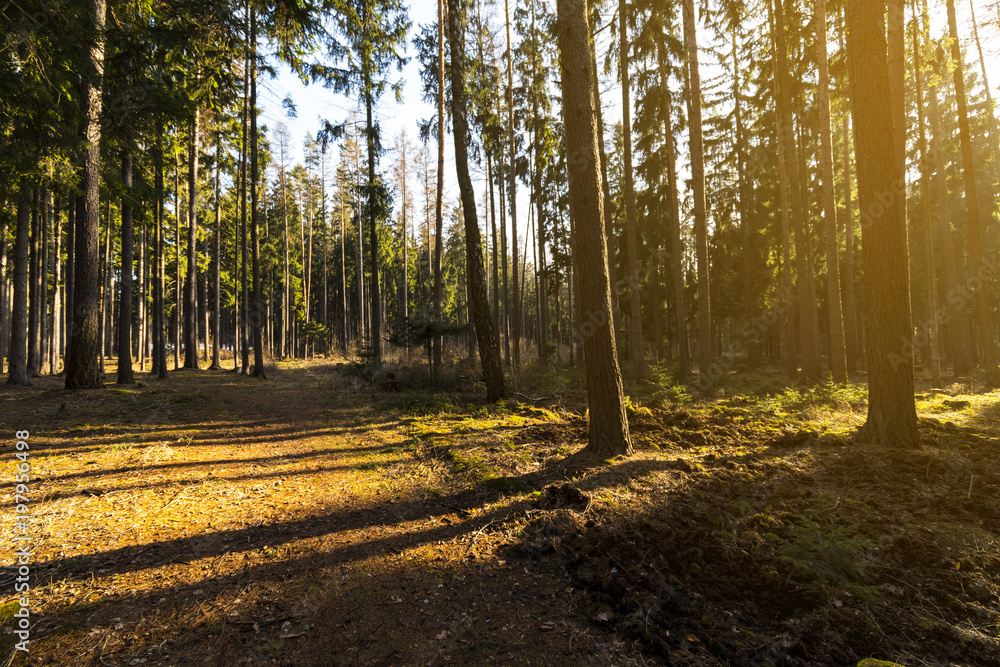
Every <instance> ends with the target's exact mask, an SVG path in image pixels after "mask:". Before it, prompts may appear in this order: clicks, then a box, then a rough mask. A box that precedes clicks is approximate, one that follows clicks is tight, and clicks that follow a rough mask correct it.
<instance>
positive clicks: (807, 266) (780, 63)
mask: <svg viewBox="0 0 1000 667" xmlns="http://www.w3.org/2000/svg"><path fill="white" fill-rule="evenodd" d="M786 1H787V0H775V3H776V4H775V10H776V11H775V34H776V37H777V41H776V44H777V59H778V60H777V67H778V80H779V82H780V87H779V90H780V92H779V95H778V109H779V114H780V116H781V118H782V121H781V127H782V131H783V132H784V152H785V159H784V163H785V169H786V173H787V176H788V190H789V193H788V195H789V199H790V200H791V222H792V227H793V229H794V231H795V267H796V273H797V274H798V309H799V347H800V348H801V349H800V353H801V355H802V380H803V381H804V382H818V381H819V380H820V378H821V375H822V370H821V368H820V363H819V350H818V349H817V342H818V341H817V340H816V338H817V334H818V326H817V316H816V284H815V276H814V274H813V266H812V263H811V262H810V261H809V255H810V250H809V248H810V239H809V236H808V221H807V220H806V211H805V206H804V203H805V197H804V190H803V181H802V172H801V169H800V165H799V159H798V154H799V151H798V149H797V148H796V142H795V130H794V120H793V115H792V102H791V76H790V72H789V68H788V67H789V66H788V46H787V39H786V36H785V30H786V24H785V14H784V8H783V6H782V5H783V3H784V2H786Z"/></svg>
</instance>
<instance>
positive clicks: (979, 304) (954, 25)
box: [947, 0, 1000, 386]
mask: <svg viewBox="0 0 1000 667" xmlns="http://www.w3.org/2000/svg"><path fill="white" fill-rule="evenodd" d="M947 2H948V28H949V31H950V33H951V59H952V61H953V63H954V66H955V71H954V74H955V97H956V99H957V101H958V133H959V138H960V140H961V144H962V175H963V176H964V177H965V203H966V210H967V211H968V215H969V257H970V260H971V261H972V266H971V267H970V269H971V272H970V273H971V274H972V278H971V282H974V283H975V285H976V293H975V296H974V301H975V309H976V324H977V325H978V329H979V345H980V347H981V348H982V356H981V360H982V365H983V368H984V369H985V371H986V382H987V383H988V384H989V385H991V386H996V385H997V384H1000V366H998V362H997V344H996V339H995V338H994V336H993V322H992V320H991V318H990V299H989V291H988V290H987V288H986V281H987V278H988V268H987V264H986V263H985V262H984V260H983V236H982V231H981V230H980V221H979V193H978V191H977V189H976V163H975V160H974V158H973V154H972V135H971V132H970V131H969V104H968V99H967V98H966V96H965V66H964V62H963V60H962V48H961V43H960V42H959V37H958V22H957V21H956V19H955V0H947ZM990 113H992V110H990Z"/></svg>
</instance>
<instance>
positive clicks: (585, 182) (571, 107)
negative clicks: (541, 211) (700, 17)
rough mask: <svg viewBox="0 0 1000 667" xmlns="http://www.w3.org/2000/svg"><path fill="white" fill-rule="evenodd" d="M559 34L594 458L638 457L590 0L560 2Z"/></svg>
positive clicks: (588, 446)
mask: <svg viewBox="0 0 1000 667" xmlns="http://www.w3.org/2000/svg"><path fill="white" fill-rule="evenodd" d="M557 8H558V21H557V26H556V27H557V33H558V39H559V47H560V50H561V52H562V54H563V55H562V57H561V58H560V63H561V66H562V91H563V116H564V120H565V128H566V146H567V148H568V152H569V156H570V158H569V159H568V160H567V165H568V167H569V169H568V171H569V193H570V213H571V215H572V216H573V218H574V220H575V221H576V247H575V253H574V255H575V258H576V268H577V275H579V276H580V298H581V312H582V314H583V328H582V331H581V334H582V337H583V347H584V354H585V358H586V373H587V403H588V407H589V416H590V437H589V441H588V445H587V450H586V451H588V452H589V453H590V454H592V455H594V456H596V457H599V458H607V457H609V456H617V455H628V454H631V453H632V442H631V438H630V437H629V430H628V418H627V417H626V415H625V400H624V392H623V390H622V376H621V372H620V370H619V368H618V355H617V351H616V350H615V338H614V335H613V334H612V330H611V328H612V324H611V283H610V278H609V275H608V258H607V242H606V236H605V230H604V210H603V209H604V201H603V197H602V193H601V172H600V167H599V164H598V156H599V149H598V135H597V119H596V109H595V107H594V86H595V85H596V81H595V79H594V78H593V63H594V49H593V43H592V42H591V32H590V27H589V26H588V23H587V21H588V16H587V2H586V0H558V3H557Z"/></svg>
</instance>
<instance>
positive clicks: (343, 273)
mask: <svg viewBox="0 0 1000 667" xmlns="http://www.w3.org/2000/svg"><path fill="white" fill-rule="evenodd" d="M345 187H346V184H344V183H341V184H340V296H341V299H342V301H343V303H342V304H341V308H342V309H343V311H342V312H343V320H342V321H341V324H342V325H343V327H342V330H341V341H342V342H343V347H342V348H341V351H342V352H343V353H344V357H346V356H347V347H348V343H349V341H348V335H347V331H348V327H347V220H346V217H347V208H346V206H345V205H344V188H345ZM358 279H359V280H360V276H359V277H358Z"/></svg>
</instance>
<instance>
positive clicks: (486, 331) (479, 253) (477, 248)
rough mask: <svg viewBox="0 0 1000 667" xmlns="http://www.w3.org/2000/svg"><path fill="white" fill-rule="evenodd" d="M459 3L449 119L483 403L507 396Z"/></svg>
mask: <svg viewBox="0 0 1000 667" xmlns="http://www.w3.org/2000/svg"><path fill="white" fill-rule="evenodd" d="M459 3H460V0H449V2H448V32H449V37H450V39H451V101H452V111H451V118H452V123H453V124H454V132H453V133H452V134H453V135H454V139H455V167H456V171H457V172H458V186H459V190H460V191H461V197H462V215H463V217H464V219H465V255H466V272H467V280H468V285H469V297H470V300H471V301H472V316H473V320H474V324H475V327H476V342H477V343H478V345H479V361H480V363H481V364H482V368H483V378H484V379H485V381H486V400H488V401H489V402H491V403H493V402H495V401H499V400H503V399H506V398H507V397H508V396H509V393H508V391H507V386H506V383H505V381H504V376H503V365H502V364H501V362H500V348H499V347H498V345H497V338H496V333H495V332H494V330H493V320H492V318H491V317H490V297H489V293H488V292H487V290H486V271H485V268H484V266H483V247H482V238H481V237H480V234H479V220H478V219H477V215H476V193H475V192H474V191H473V188H472V179H471V178H470V176H469V155H468V147H467V146H466V140H467V138H468V135H469V125H468V121H467V120H466V118H465V113H466V111H465V63H464V60H465V55H464V54H465V39H464V30H463V28H464V25H463V24H464V19H465V16H464V12H463V11H462V8H461V5H460V4H459Z"/></svg>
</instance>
